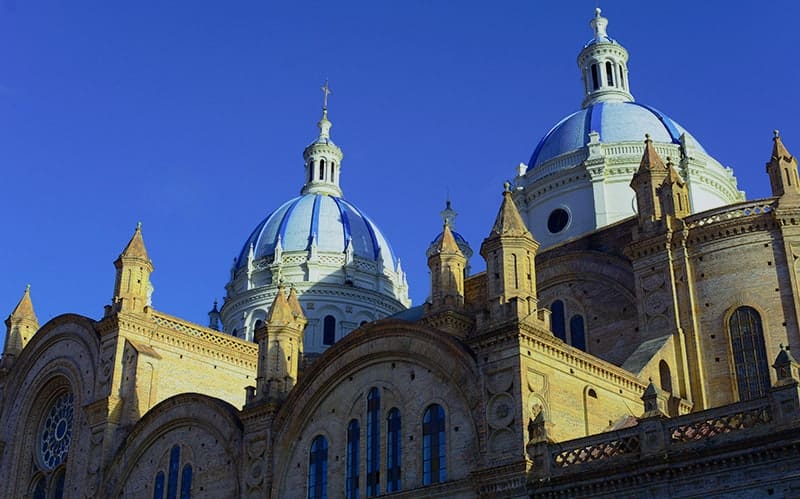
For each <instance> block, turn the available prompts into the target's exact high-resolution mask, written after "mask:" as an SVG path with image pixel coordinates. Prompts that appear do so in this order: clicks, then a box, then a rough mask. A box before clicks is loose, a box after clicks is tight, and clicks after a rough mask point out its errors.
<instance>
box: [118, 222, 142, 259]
mask: <svg viewBox="0 0 800 499" xmlns="http://www.w3.org/2000/svg"><path fill="white" fill-rule="evenodd" d="M123 256H124V257H128V258H141V259H144V260H149V257H148V256H147V249H146V248H145V247H144V239H142V222H137V223H136V230H135V231H134V232H133V237H131V240H130V241H128V245H127V246H125V249H124V250H122V254H121V255H120V257H123Z"/></svg>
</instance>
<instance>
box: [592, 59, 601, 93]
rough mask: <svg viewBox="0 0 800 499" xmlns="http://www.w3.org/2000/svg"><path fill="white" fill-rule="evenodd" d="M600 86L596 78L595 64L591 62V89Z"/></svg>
mask: <svg viewBox="0 0 800 499" xmlns="http://www.w3.org/2000/svg"><path fill="white" fill-rule="evenodd" d="M598 88H600V80H599V79H598V78H597V64H592V90H597V89H598Z"/></svg>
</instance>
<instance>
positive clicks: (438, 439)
mask: <svg viewBox="0 0 800 499" xmlns="http://www.w3.org/2000/svg"><path fill="white" fill-rule="evenodd" d="M444 430H445V424H444V409H442V406H440V405H439V404H433V405H432V406H430V407H428V408H427V409H426V410H425V414H424V416H423V418H422V484H423V485H430V484H432V483H439V482H444V481H445V480H447V442H446V436H445V432H444Z"/></svg>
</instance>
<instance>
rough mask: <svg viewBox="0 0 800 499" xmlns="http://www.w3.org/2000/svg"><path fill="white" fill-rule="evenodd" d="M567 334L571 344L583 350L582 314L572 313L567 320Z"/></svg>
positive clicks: (584, 337) (584, 344) (584, 342)
mask: <svg viewBox="0 0 800 499" xmlns="http://www.w3.org/2000/svg"><path fill="white" fill-rule="evenodd" d="M569 335H570V338H571V339H572V346H574V347H575V348H577V349H579V350H583V351H584V352H585V351H586V332H585V331H584V328H583V316H581V315H573V316H572V318H571V319H570V320H569Z"/></svg>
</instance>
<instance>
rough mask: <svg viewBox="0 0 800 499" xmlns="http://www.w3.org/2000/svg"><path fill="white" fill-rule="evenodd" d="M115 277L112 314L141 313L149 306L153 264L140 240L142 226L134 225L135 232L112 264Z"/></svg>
mask: <svg viewBox="0 0 800 499" xmlns="http://www.w3.org/2000/svg"><path fill="white" fill-rule="evenodd" d="M114 267H116V269H117V275H116V279H115V282H114V298H113V299H112V308H111V310H112V311H113V312H121V311H126V312H143V311H144V309H145V307H148V306H150V297H151V295H152V293H153V287H152V285H151V284H150V274H151V273H152V272H153V262H152V261H151V260H150V257H149V256H148V255H147V249H146V248H145V247H144V239H143V238H142V224H141V222H139V223H138V224H137V225H136V231H135V232H134V233H133V237H131V240H130V241H129V242H128V245H127V246H126V247H125V249H124V250H123V251H122V254H121V255H119V258H117V259H116V261H115V262H114Z"/></svg>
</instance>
